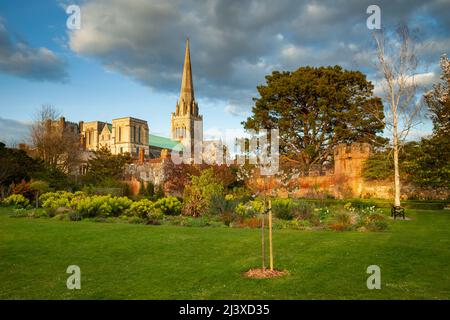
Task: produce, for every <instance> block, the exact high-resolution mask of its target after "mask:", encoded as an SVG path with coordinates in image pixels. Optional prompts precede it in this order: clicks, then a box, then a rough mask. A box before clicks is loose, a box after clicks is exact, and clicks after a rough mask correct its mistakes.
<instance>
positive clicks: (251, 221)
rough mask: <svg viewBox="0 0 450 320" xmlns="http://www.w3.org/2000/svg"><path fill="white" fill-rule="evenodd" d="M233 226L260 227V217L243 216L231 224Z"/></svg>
mask: <svg viewBox="0 0 450 320" xmlns="http://www.w3.org/2000/svg"><path fill="white" fill-rule="evenodd" d="M231 226H232V227H234V228H260V227H261V219H260V218H258V217H251V218H243V219H241V220H238V221H236V222H233V223H232V224H231Z"/></svg>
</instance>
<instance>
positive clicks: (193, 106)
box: [178, 38, 198, 115]
mask: <svg viewBox="0 0 450 320" xmlns="http://www.w3.org/2000/svg"><path fill="white" fill-rule="evenodd" d="M178 112H179V115H186V114H191V115H198V110H197V103H196V101H195V96H194V83H193V81H192V68H191V53H190V49H189V38H188V39H186V52H185V54H184V65H183V75H182V77H181V91H180V101H179V111H178Z"/></svg>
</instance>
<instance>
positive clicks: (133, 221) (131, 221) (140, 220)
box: [128, 216, 145, 224]
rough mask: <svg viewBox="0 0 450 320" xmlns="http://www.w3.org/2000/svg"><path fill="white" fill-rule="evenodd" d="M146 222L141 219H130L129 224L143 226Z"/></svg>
mask: <svg viewBox="0 0 450 320" xmlns="http://www.w3.org/2000/svg"><path fill="white" fill-rule="evenodd" d="M144 222H145V220H144V219H142V218H140V217H136V216H134V217H131V218H130V219H128V223H132V224H142V223H144Z"/></svg>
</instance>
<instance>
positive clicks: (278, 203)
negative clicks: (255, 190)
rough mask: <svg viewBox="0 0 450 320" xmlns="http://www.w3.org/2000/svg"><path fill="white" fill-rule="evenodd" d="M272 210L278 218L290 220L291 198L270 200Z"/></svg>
mask: <svg viewBox="0 0 450 320" xmlns="http://www.w3.org/2000/svg"><path fill="white" fill-rule="evenodd" d="M272 210H273V214H274V216H275V217H276V218H278V219H283V220H292V219H293V218H294V215H293V211H292V200H291V199H275V200H274V201H272Z"/></svg>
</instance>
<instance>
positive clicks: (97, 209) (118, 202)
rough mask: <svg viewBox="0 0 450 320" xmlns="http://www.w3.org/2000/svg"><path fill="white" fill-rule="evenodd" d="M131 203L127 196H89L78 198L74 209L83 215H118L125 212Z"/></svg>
mask: <svg viewBox="0 0 450 320" xmlns="http://www.w3.org/2000/svg"><path fill="white" fill-rule="evenodd" d="M132 203H133V201H131V200H130V199H128V198H127V197H111V196H109V195H108V196H91V197H85V198H82V199H80V200H79V201H78V202H77V204H76V210H77V211H78V212H79V213H80V214H81V215H82V216H83V217H95V216H103V217H107V216H119V215H120V214H121V213H124V212H126V211H127V210H128V209H129V208H130V207H131V205H132Z"/></svg>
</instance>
